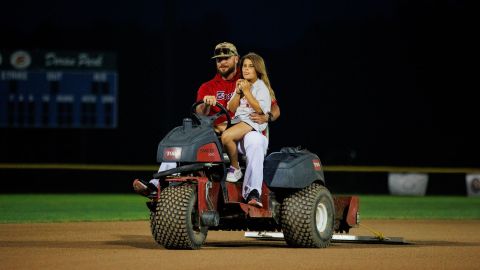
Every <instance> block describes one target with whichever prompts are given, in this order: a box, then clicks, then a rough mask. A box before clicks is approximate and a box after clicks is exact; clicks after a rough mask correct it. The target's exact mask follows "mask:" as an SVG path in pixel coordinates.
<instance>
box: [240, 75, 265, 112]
mask: <svg viewBox="0 0 480 270" xmlns="http://www.w3.org/2000/svg"><path fill="white" fill-rule="evenodd" d="M240 86H241V89H242V91H243V94H244V96H245V98H246V99H247V102H248V104H249V105H250V107H251V108H252V109H253V110H254V111H255V112H256V113H263V110H262V107H261V106H260V102H258V100H257V99H256V98H255V97H254V96H253V94H252V92H251V90H252V84H250V83H249V82H248V81H244V82H241V83H240Z"/></svg>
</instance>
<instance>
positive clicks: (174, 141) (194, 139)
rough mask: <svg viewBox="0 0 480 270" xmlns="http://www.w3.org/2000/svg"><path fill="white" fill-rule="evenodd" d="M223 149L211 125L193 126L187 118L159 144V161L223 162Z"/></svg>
mask: <svg viewBox="0 0 480 270" xmlns="http://www.w3.org/2000/svg"><path fill="white" fill-rule="evenodd" d="M221 149H222V146H221V144H220V142H219V140H218V137H217V135H216V134H215V131H214V129H213V128H212V127H211V126H209V125H196V126H193V125H192V121H191V119H189V118H186V119H184V120H183V126H179V127H176V128H174V129H172V130H171V131H170V132H169V133H168V134H167V135H166V136H165V137H164V138H163V139H162V141H161V142H160V143H159V144H158V149H157V162H223V158H222V157H223V154H222V152H221Z"/></svg>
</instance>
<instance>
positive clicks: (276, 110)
mask: <svg viewBox="0 0 480 270" xmlns="http://www.w3.org/2000/svg"><path fill="white" fill-rule="evenodd" d="M270 113H272V119H271V121H275V120H277V119H278V117H280V107H279V106H278V104H277V103H274V104H272V109H271V111H270ZM268 117H269V115H268V114H258V113H252V114H251V115H250V119H251V120H252V121H253V122H255V123H258V124H263V123H266V122H268Z"/></svg>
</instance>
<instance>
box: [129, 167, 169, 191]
mask: <svg viewBox="0 0 480 270" xmlns="http://www.w3.org/2000/svg"><path fill="white" fill-rule="evenodd" d="M176 167H177V163H175V162H162V164H160V168H159V169H158V172H163V171H166V170H170V169H173V168H176ZM158 185H159V182H158V179H151V180H150V181H149V182H148V183H147V182H145V181H143V180H140V179H135V180H134V181H133V190H135V192H136V193H138V194H141V195H144V196H148V195H150V194H151V193H152V192H154V191H155V190H156V189H158Z"/></svg>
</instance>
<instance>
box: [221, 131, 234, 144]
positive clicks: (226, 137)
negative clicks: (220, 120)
mask: <svg viewBox="0 0 480 270" xmlns="http://www.w3.org/2000/svg"><path fill="white" fill-rule="evenodd" d="M221 140H222V143H223V144H226V143H229V142H231V141H233V136H232V135H231V134H230V132H228V130H225V131H224V132H223V133H222V137H221Z"/></svg>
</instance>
